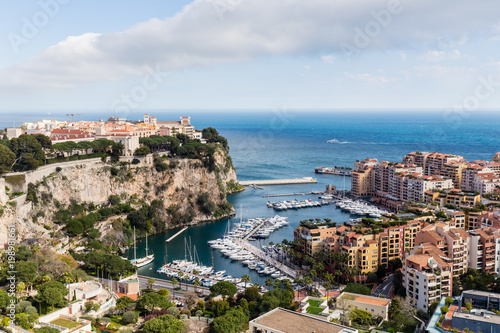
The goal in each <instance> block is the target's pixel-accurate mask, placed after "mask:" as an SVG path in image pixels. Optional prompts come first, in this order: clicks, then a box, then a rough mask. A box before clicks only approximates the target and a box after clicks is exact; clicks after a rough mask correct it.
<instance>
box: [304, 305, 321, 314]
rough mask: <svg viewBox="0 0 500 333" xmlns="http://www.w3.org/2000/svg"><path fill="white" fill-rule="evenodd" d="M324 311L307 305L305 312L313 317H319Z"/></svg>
mask: <svg viewBox="0 0 500 333" xmlns="http://www.w3.org/2000/svg"><path fill="white" fill-rule="evenodd" d="M323 310H324V309H323V308H318V307H317V306H312V305H309V307H308V308H307V310H306V312H307V313H309V314H313V315H319V314H320V313H321V312H322V311H323Z"/></svg>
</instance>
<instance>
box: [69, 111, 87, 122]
mask: <svg viewBox="0 0 500 333" xmlns="http://www.w3.org/2000/svg"><path fill="white" fill-rule="evenodd" d="M84 114H86V113H66V116H68V117H69V116H71V122H72V123H74V122H75V116H82V115H84Z"/></svg>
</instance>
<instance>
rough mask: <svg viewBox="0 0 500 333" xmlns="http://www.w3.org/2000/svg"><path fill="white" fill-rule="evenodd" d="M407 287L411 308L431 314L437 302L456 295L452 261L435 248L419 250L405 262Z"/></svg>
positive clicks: (404, 275) (428, 246)
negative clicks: (453, 292) (454, 292)
mask: <svg viewBox="0 0 500 333" xmlns="http://www.w3.org/2000/svg"><path fill="white" fill-rule="evenodd" d="M403 285H404V287H405V288H406V295H407V297H409V298H410V302H411V304H413V305H414V306H416V307H417V308H419V309H421V310H423V311H427V310H428V308H429V305H430V304H432V303H433V302H434V301H439V300H440V299H441V297H443V296H451V295H452V287H453V271H452V263H451V260H450V259H449V258H447V257H446V254H445V253H443V252H442V251H441V250H440V249H438V248H437V247H435V246H434V245H432V244H429V243H427V244H422V245H419V246H417V247H415V248H414V249H413V250H412V251H411V253H410V254H407V256H406V258H405V260H404V264H403Z"/></svg>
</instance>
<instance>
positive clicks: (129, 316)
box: [123, 311, 137, 324]
mask: <svg viewBox="0 0 500 333" xmlns="http://www.w3.org/2000/svg"><path fill="white" fill-rule="evenodd" d="M136 319H137V317H136V315H135V312H134V311H127V312H125V313H124V314H123V321H124V322H126V323H127V324H133V323H135V322H136Z"/></svg>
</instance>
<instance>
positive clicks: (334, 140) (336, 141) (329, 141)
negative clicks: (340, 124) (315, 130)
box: [325, 139, 340, 143]
mask: <svg viewBox="0 0 500 333" xmlns="http://www.w3.org/2000/svg"><path fill="white" fill-rule="evenodd" d="M325 142H326V143H340V142H339V140H337V139H333V140H326V141H325Z"/></svg>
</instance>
